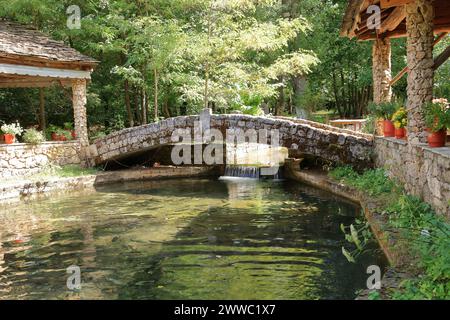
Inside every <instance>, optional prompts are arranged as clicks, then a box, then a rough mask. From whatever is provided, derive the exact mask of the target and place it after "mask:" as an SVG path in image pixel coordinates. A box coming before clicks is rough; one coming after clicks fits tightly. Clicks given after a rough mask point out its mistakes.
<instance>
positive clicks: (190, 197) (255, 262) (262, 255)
mask: <svg viewBox="0 0 450 320" xmlns="http://www.w3.org/2000/svg"><path fill="white" fill-rule="evenodd" d="M359 214H360V208H359V207H358V206H356V205H353V204H351V203H349V202H346V201H344V200H342V199H340V198H338V197H335V196H333V195H330V194H328V193H326V192H322V191H320V190H317V189H314V188H311V187H307V186H305V185H301V184H299V183H297V182H290V181H278V182H275V181H257V180H248V181H247V180H245V181H244V180H237V181H215V180H165V181H150V182H148V181H147V182H136V183H126V184H118V185H111V186H107V187H102V188H97V190H96V191H93V190H90V191H84V192H80V193H73V194H68V195H61V196H52V197H51V198H46V199H41V200H34V201H27V202H21V203H18V204H14V205H9V206H5V207H0V299H354V298H355V297H356V293H355V292H356V291H357V290H359V289H364V288H365V286H366V280H367V277H368V275H367V273H366V269H367V267H368V266H369V265H373V264H376V265H380V266H381V265H384V258H383V256H382V254H381V253H380V252H379V250H372V251H370V253H369V254H365V255H364V256H363V257H362V258H361V259H359V260H358V262H357V263H356V264H351V263H349V262H347V260H346V259H345V257H344V256H343V255H342V252H341V247H342V245H344V244H345V240H344V236H343V234H342V232H341V231H340V228H339V226H340V224H341V223H344V224H346V225H349V224H351V223H353V222H354V220H355V217H356V216H357V215H359ZM70 266H78V267H80V271H81V286H82V287H81V290H76V291H71V290H69V289H68V288H67V279H68V277H69V276H70V275H71V274H69V273H67V268H68V267H70Z"/></svg>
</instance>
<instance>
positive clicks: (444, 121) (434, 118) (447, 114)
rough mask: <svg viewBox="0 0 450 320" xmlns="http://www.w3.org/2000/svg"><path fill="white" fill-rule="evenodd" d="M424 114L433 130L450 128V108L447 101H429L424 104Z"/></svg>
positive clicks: (427, 123)
mask: <svg viewBox="0 0 450 320" xmlns="http://www.w3.org/2000/svg"><path fill="white" fill-rule="evenodd" d="M423 114H424V118H425V123H426V125H427V127H428V128H429V129H430V130H431V132H438V131H440V130H442V129H445V128H450V108H448V107H447V105H446V104H445V103H438V102H429V103H427V104H425V105H424V106H423Z"/></svg>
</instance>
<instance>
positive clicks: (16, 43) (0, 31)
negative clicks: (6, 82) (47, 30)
mask: <svg viewBox="0 0 450 320" xmlns="http://www.w3.org/2000/svg"><path fill="white" fill-rule="evenodd" d="M5 58H6V59H8V58H9V59H14V58H15V59H21V58H22V59H24V58H29V59H30V61H35V62H38V61H39V60H41V61H42V62H44V61H45V62H47V63H48V64H52V63H60V64H66V65H67V67H70V66H72V67H74V68H75V66H78V68H84V67H88V69H90V68H92V67H93V66H95V65H96V64H97V61H95V60H94V59H92V58H90V57H88V56H85V55H83V54H81V53H79V52H78V51H77V50H75V49H73V48H71V47H69V46H67V45H65V44H64V43H63V42H60V41H56V40H53V39H51V38H49V37H48V36H47V35H45V34H43V33H42V32H40V31H38V30H36V29H33V28H31V27H29V26H25V25H21V24H18V23H13V22H10V21H6V20H0V59H1V60H4V59H5Z"/></svg>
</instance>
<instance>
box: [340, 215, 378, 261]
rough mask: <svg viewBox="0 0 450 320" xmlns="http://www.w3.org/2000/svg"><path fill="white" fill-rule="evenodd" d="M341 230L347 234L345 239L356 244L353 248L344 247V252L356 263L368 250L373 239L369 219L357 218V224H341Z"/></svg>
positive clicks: (349, 259) (348, 258)
mask: <svg viewBox="0 0 450 320" xmlns="http://www.w3.org/2000/svg"><path fill="white" fill-rule="evenodd" d="M341 231H342V232H343V233H344V235H345V240H347V242H348V243H350V244H353V246H354V248H353V249H347V248H345V247H342V253H343V255H344V256H345V257H346V258H347V260H348V261H349V262H351V263H355V262H356V259H358V257H359V256H360V255H361V254H363V253H364V252H365V251H366V248H367V245H368V243H369V242H370V241H372V240H373V235H372V233H371V231H370V225H369V223H368V222H367V221H363V220H360V219H356V221H355V225H353V224H351V225H350V226H349V227H346V226H344V225H343V224H341Z"/></svg>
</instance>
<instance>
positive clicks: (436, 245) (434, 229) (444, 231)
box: [330, 167, 450, 300]
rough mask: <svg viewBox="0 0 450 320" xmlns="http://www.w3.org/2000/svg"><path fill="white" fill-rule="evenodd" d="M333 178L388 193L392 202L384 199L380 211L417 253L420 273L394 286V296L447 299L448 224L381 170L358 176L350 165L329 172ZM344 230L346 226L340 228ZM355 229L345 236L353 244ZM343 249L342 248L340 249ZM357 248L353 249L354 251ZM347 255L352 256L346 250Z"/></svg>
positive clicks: (374, 192) (449, 288)
mask: <svg viewBox="0 0 450 320" xmlns="http://www.w3.org/2000/svg"><path fill="white" fill-rule="evenodd" d="M330 176H331V177H332V178H334V179H337V180H339V181H342V182H344V183H346V184H348V185H350V186H354V187H356V188H357V189H358V190H360V191H362V192H365V193H367V194H369V195H372V196H374V197H375V198H379V197H381V196H383V195H391V196H392V197H391V198H392V199H393V201H391V202H384V204H383V207H382V208H380V210H383V212H384V214H385V215H386V216H387V220H388V225H389V227H391V228H392V231H394V232H396V233H397V234H399V235H400V236H401V238H402V239H404V241H405V242H406V244H407V245H408V247H409V248H410V249H411V255H412V256H418V265H417V267H418V268H419V269H420V272H421V273H420V275H419V276H418V277H417V278H415V279H410V280H407V281H405V282H404V283H403V284H402V286H401V287H400V288H398V289H396V290H395V291H394V292H393V294H392V297H393V298H395V299H443V300H448V299H450V250H449V248H450V225H449V224H448V222H447V221H446V220H445V219H444V218H443V217H440V216H438V215H437V214H436V213H435V212H434V211H433V210H432V208H431V206H430V205H429V204H427V203H424V202H423V201H422V200H420V199H419V198H417V197H413V196H410V195H407V194H405V193H404V191H403V190H401V189H400V188H398V187H397V186H396V185H395V183H394V182H393V181H391V180H390V179H388V178H387V176H386V174H385V173H384V172H383V170H380V169H376V170H369V171H366V172H365V173H364V174H363V175H358V174H357V173H356V172H354V171H352V170H351V168H350V167H340V168H336V169H334V170H333V171H331V172H330ZM341 229H343V230H344V231H345V227H341ZM357 231H358V230H357V229H355V228H354V229H353V230H350V234H347V235H346V239H347V240H348V241H349V242H353V243H355V242H354V241H355V239H356V238H359V237H358V236H357V234H358V232H357ZM343 251H344V250H343ZM357 252H358V251H356V253H357ZM345 254H346V256H349V257H351V258H350V260H352V259H355V257H354V252H353V254H352V253H351V252H349V251H347V250H345Z"/></svg>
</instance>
